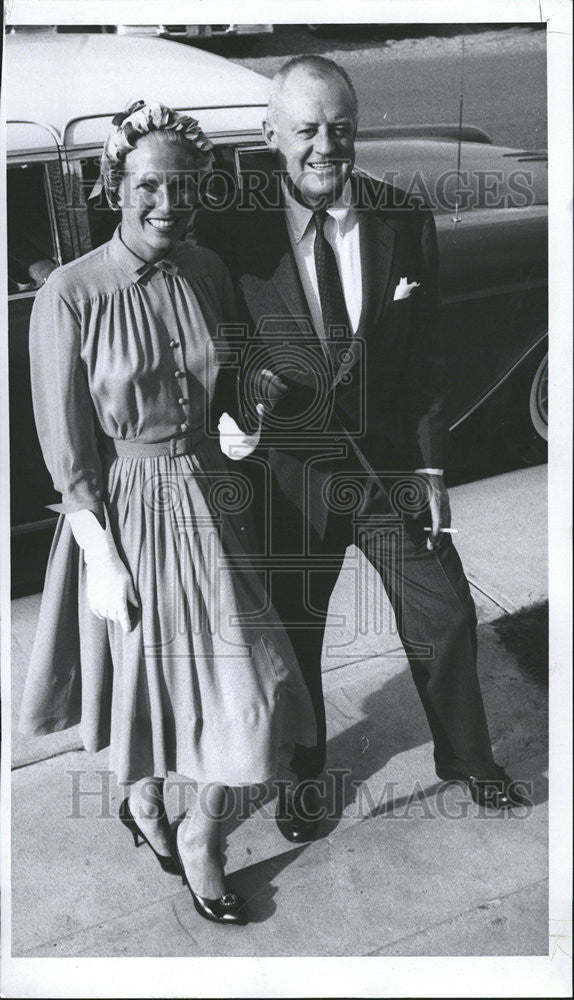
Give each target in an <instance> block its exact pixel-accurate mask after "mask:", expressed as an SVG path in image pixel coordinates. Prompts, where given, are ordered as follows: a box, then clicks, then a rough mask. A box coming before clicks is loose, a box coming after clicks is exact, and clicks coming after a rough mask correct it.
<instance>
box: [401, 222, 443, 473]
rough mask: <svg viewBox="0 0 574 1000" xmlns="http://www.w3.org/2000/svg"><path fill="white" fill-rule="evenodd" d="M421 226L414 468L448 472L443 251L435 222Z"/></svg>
mask: <svg viewBox="0 0 574 1000" xmlns="http://www.w3.org/2000/svg"><path fill="white" fill-rule="evenodd" d="M420 222H421V223H422V225H421V229H420V243H419V247H420V254H421V276H422V281H421V284H422V288H421V295H420V296H419V295H417V296H416V300H415V301H416V307H415V310H414V314H413V340H412V347H411V355H410V363H409V371H410V406H409V427H410V437H411V441H410V447H411V452H412V456H411V458H412V465H413V467H414V468H418V469H420V468H432V469H436V468H439V469H444V467H445V465H446V455H447V447H448V423H447V419H446V414H445V405H446V398H447V387H446V364H445V358H444V349H443V343H442V328H441V322H440V296H439V283H438V250H437V239H436V230H435V224H434V219H433V217H432V215H431V213H430V212H427V211H424V212H423V213H422V216H421V219H420Z"/></svg>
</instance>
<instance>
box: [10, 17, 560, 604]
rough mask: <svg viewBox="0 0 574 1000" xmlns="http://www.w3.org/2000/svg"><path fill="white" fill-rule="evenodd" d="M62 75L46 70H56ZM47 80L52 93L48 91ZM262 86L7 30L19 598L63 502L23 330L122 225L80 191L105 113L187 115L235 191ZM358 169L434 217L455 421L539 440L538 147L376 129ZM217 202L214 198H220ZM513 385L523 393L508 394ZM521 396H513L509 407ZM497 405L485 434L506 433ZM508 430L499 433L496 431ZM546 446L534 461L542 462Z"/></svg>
mask: <svg viewBox="0 0 574 1000" xmlns="http://www.w3.org/2000/svg"><path fill="white" fill-rule="evenodd" d="M55 66H57V67H58V72H57V73H54V67H55ZM47 81H49V86H48V85H47ZM269 87H270V82H269V80H268V79H267V78H266V77H263V76H261V75H259V74H257V73H254V72H253V71H252V70H248V69H246V68H245V67H242V66H239V65H237V64H235V63H232V62H230V61H228V60H226V59H223V58H221V57H219V56H216V55H214V54H213V53H209V52H205V51H203V50H201V49H196V48H192V47H189V46H173V45H172V44H171V43H170V42H168V41H165V40H162V39H159V38H143V37H131V36H121V35H118V34H101V33H100V34H93V33H81V34H69V33H65V34H61V33H56V32H51V33H50V32H37V33H33V32H32V33H25V32H14V33H12V34H10V35H9V36H8V37H7V38H6V47H5V67H4V79H3V86H2V99H3V107H4V115H5V119H6V123H7V124H6V149H7V166H8V174H7V206H8V311H9V371H10V445H11V513H12V566H13V574H12V579H13V592H14V594H20V593H25V592H30V591H31V590H34V589H39V587H41V585H42V577H43V569H44V563H45V558H46V556H47V550H48V546H49V541H50V534H51V531H52V529H53V527H54V524H55V518H54V517H53V516H52V514H51V512H50V511H49V510H47V509H46V506H47V505H48V504H50V503H55V502H57V500H58V499H59V498H58V497H57V496H56V495H55V494H54V492H53V489H52V485H51V481H50V478H49V476H48V473H47V471H46V469H45V467H44V463H43V459H42V456H41V452H40V447H39V443H38V439H37V436H36V431H35V426H34V419H33V413H32V400H31V390H30V374H29V362H28V325H29V319H30V312H31V309H32V305H33V302H34V297H35V293H36V289H37V288H38V287H39V285H40V284H41V283H42V282H43V280H45V277H46V275H47V274H48V273H49V272H50V270H52V269H53V268H54V267H57V266H59V265H60V264H63V263H65V262H67V261H70V260H72V259H74V258H75V257H77V256H79V255H81V254H83V253H85V252H87V251H88V250H90V249H91V248H92V247H93V246H95V245H97V244H98V243H100V242H102V241H103V240H105V239H107V238H108V236H109V235H110V234H111V227H112V226H113V225H115V221H116V220H115V218H114V217H112V218H111V219H110V214H111V213H107V212H105V211H100V212H97V211H95V208H94V204H95V203H94V202H93V201H91V200H90V199H89V198H88V195H89V194H90V192H91V190H92V188H93V187H94V185H95V183H96V181H97V178H98V172H99V154H100V151H101V147H102V144H103V141H104V138H105V136H106V134H107V132H108V129H109V126H110V121H111V118H112V116H113V115H114V114H115V113H116V112H117V111H118V110H120V109H122V108H123V107H125V106H127V104H128V103H130V101H131V100H133V98H134V97H137V96H140V95H142V96H145V97H148V98H150V97H157V98H159V99H161V100H162V101H163V102H164V103H166V104H168V105H171V106H172V107H175V108H177V109H179V110H185V111H188V112H190V113H193V114H195V115H196V116H197V117H198V119H199V120H200V123H201V125H202V127H203V129H204V131H206V132H207V133H208V135H209V136H210V138H211V139H212V141H213V143H214V147H215V157H216V173H215V177H214V187H213V192H215V193H216V192H217V190H218V188H217V184H218V183H220V184H221V186H222V190H223V195H222V196H221V197H223V198H225V192H226V191H227V192H228V191H229V183H231V184H232V186H233V184H235V185H236V186H237V185H241V183H242V181H244V178H245V176H246V174H247V173H248V172H249V167H250V163H251V162H252V157H253V155H255V156H256V157H260V156H261V154H262V153H265V146H264V144H263V143H262V140H261V131H260V123H261V120H262V118H263V116H264V111H265V107H266V104H267V97H268V93H269ZM357 168H358V169H359V170H361V171H362V172H363V173H365V174H367V175H371V176H373V177H375V178H378V179H391V180H392V181H393V182H394V183H395V184H396V185H398V186H399V187H400V188H402V189H403V190H405V191H406V192H408V193H409V194H410V195H411V196H419V197H420V199H421V201H425V202H427V203H428V204H429V205H430V207H432V208H433V210H434V211H435V215H436V222H437V233H438V240H439V257H440V265H441V284H442V296H443V302H444V320H445V322H444V330H445V344H446V351H447V362H448V365H449V370H450V381H451V384H452V386H453V392H452V395H451V402H450V423H451V427H452V428H453V429H454V428H459V427H460V426H461V425H463V424H464V423H465V422H467V421H469V420H471V419H472V418H473V414H475V413H477V412H478V411H482V410H483V409H484V407H485V403H487V402H488V401H489V400H491V401H492V400H496V399H498V398H499V397H500V398H502V393H503V391H504V388H505V386H507V385H509V384H511V383H512V386H513V403H516V404H517V406H516V407H514V406H513V408H512V409H513V411H514V409H517V410H518V411H519V415H518V416H517V417H515V418H513V419H515V421H517V422H518V425H519V427H522V426H523V425H524V427H525V428H527V432H528V434H529V435H534V436H535V438H536V441H537V442H538V443H539V444H540V447H541V448H543V447H544V439H545V437H546V436H547V423H548V414H547V402H546V400H547V389H546V386H547V360H546V359H547V193H546V157H545V153H544V151H536V150H534V151H524V150H513V149H506V148H502V147H500V146H495V145H494V144H493V143H492V142H491V141H490V140H489V137H488V136H487V135H486V134H485V133H484V132H482V131H481V130H480V129H476V128H472V127H471V126H464V127H463V128H462V129H460V128H459V127H458V126H456V125H450V124H448V123H447V124H445V125H420V126H418V125H413V126H405V127H394V128H389V127H382V128H371V129H367V130H365V131H363V132H362V133H361V134H360V135H359V137H358V141H357ZM214 197H215V194H214ZM516 386H518V387H519V388H518V389H517V388H516ZM514 397H516V398H514ZM508 412H509V408H508V407H506V406H504V407H503V409H502V412H501V416H500V418H499V419H498V420H497V422H496V424H495V427H494V433H495V434H496V436H497V437H498V438H500V437H503V436H504V434H505V433H508V434H509V437H511V435H512V433H513V431H512V428H510V426H509V423H508ZM505 428H506V429H505ZM543 458H544V455H543V452H539V453H538V454H537V456H536V458H535V460H537V461H540V460H543Z"/></svg>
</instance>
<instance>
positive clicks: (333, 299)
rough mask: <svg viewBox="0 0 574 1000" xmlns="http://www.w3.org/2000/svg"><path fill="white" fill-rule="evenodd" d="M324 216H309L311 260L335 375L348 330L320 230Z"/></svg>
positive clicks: (329, 254)
mask: <svg viewBox="0 0 574 1000" xmlns="http://www.w3.org/2000/svg"><path fill="white" fill-rule="evenodd" d="M327 214H328V213H327V210H326V209H325V208H323V209H320V210H319V211H317V212H313V221H314V222H315V244H314V256H315V270H316V272H317V285H318V287H319V299H320V300H321V312H322V314H323V327H324V330H325V347H326V348H327V354H328V356H329V357H330V359H331V363H332V366H333V370H334V372H337V370H338V368H339V364H340V354H341V352H342V350H343V349H344V346H345V340H346V339H347V338H348V337H350V335H351V326H350V323H349V317H348V314H347V307H346V305H345V296H344V295H343V286H342V285H341V279H340V277H339V269H338V267H337V260H336V258H335V252H334V250H333V247H332V246H331V244H330V243H329V241H328V239H327V237H326V236H325V229H324V227H325V221H326V219H327Z"/></svg>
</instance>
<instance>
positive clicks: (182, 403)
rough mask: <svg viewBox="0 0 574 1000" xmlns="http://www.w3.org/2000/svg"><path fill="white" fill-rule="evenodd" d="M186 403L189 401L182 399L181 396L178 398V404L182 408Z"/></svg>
mask: <svg viewBox="0 0 574 1000" xmlns="http://www.w3.org/2000/svg"><path fill="white" fill-rule="evenodd" d="M187 402H189V401H188V400H187V399H184V397H183V396H180V397H179V399H178V403H179V405H180V406H183V405H184V404H185V403H187Z"/></svg>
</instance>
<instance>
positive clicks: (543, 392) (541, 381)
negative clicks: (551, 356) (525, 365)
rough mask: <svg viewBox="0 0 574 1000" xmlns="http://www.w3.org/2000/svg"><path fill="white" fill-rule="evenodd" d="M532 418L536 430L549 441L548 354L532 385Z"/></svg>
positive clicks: (539, 367) (537, 370)
mask: <svg viewBox="0 0 574 1000" xmlns="http://www.w3.org/2000/svg"><path fill="white" fill-rule="evenodd" d="M530 419H531V420H532V425H533V427H534V429H535V431H536V432H537V433H538V434H540V437H541V438H543V439H544V441H548V355H547V354H546V355H545V356H544V357H543V358H542V361H541V362H540V364H539V365H538V368H537V369H536V372H535V374H534V378H533V380H532V385H531V387H530Z"/></svg>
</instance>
